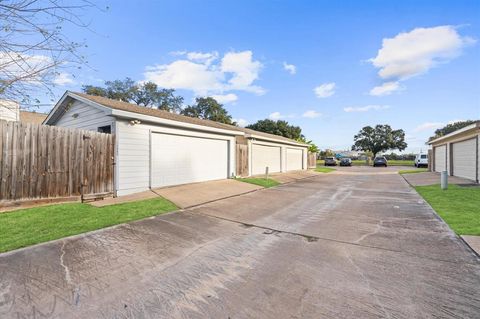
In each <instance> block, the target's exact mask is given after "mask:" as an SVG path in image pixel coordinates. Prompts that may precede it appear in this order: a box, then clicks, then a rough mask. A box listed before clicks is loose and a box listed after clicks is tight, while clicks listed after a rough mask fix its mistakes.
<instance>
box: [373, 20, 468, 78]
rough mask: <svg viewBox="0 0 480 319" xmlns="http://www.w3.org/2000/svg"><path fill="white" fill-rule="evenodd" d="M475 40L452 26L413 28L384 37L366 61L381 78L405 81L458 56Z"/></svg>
mask: <svg viewBox="0 0 480 319" xmlns="http://www.w3.org/2000/svg"><path fill="white" fill-rule="evenodd" d="M474 42H475V40H474V39H472V38H470V37H463V36H461V35H460V34H458V32H457V29H456V28H455V27H454V26H451V25H444V26H438V27H432V28H416V29H413V30H412V31H410V32H402V33H399V34H397V35H396V36H395V37H393V38H386V39H383V43H382V48H381V49H380V50H379V51H378V53H377V56H376V57H374V58H372V59H370V60H369V61H370V62H371V63H372V64H373V65H374V66H375V67H376V68H379V69H380V70H379V72H378V75H379V76H380V77H381V78H382V79H397V80H405V79H407V78H410V77H412V76H416V75H419V74H423V73H426V72H428V70H430V69H431V68H432V67H435V66H436V65H438V64H439V63H446V62H448V61H450V60H452V59H454V58H456V57H458V56H459V55H460V54H461V53H462V50H463V48H465V47H466V46H468V45H470V44H473V43H474Z"/></svg>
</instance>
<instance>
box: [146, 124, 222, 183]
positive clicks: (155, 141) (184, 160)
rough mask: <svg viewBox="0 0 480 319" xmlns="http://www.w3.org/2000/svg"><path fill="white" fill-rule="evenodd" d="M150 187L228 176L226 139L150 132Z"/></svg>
mask: <svg viewBox="0 0 480 319" xmlns="http://www.w3.org/2000/svg"><path fill="white" fill-rule="evenodd" d="M151 156H152V163H151V165H152V168H151V172H152V173H151V174H152V176H151V183H152V187H163V186H170V185H179V184H186V183H194V182H202V181H209V180H216V179H224V178H228V141H226V140H217V139H209V138H199V137H192V136H182V135H171V134H160V133H152V155H151Z"/></svg>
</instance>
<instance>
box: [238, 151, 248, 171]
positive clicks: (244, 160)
mask: <svg viewBox="0 0 480 319" xmlns="http://www.w3.org/2000/svg"><path fill="white" fill-rule="evenodd" d="M236 155H237V172H236V175H237V176H248V145H247V144H237V150H236Z"/></svg>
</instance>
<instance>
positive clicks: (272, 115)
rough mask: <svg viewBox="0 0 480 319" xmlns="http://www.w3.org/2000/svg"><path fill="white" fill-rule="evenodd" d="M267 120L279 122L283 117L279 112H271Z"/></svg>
mask: <svg viewBox="0 0 480 319" xmlns="http://www.w3.org/2000/svg"><path fill="white" fill-rule="evenodd" d="M268 118H269V119H271V120H274V121H277V120H280V119H282V118H284V116H283V115H282V114H280V112H273V113H270V115H269V116H268Z"/></svg>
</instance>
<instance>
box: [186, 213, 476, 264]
mask: <svg viewBox="0 0 480 319" xmlns="http://www.w3.org/2000/svg"><path fill="white" fill-rule="evenodd" d="M195 214H198V215H203V216H207V217H211V218H216V219H220V220H224V221H227V222H231V223H235V224H239V225H242V226H243V227H245V228H252V227H255V228H258V229H264V230H267V231H269V233H265V234H267V235H269V234H288V235H293V236H298V237H302V238H304V239H306V240H307V241H308V242H316V241H319V240H323V241H329V242H334V243H339V244H346V245H351V246H357V247H363V248H370V249H378V250H383V251H389V252H393V253H401V254H405V255H407V256H412V257H416V258H420V259H425V260H431V261H437V262H444V263H449V264H457V261H455V260H453V261H452V260H445V259H440V258H432V257H426V256H423V255H417V254H411V253H409V252H406V251H403V250H398V249H390V248H384V247H378V246H371V245H364V244H360V243H357V242H349V241H344V240H338V239H332V238H326V237H319V236H314V235H307V234H302V233H297V232H292V231H287V230H280V229H275V228H271V227H267V226H261V225H256V224H252V223H246V222H241V221H238V220H234V219H230V218H225V217H219V216H215V215H210V214H206V213H199V212H196V213H195ZM370 235H371V234H370ZM357 241H358V240H357ZM465 265H476V264H475V263H468V262H465Z"/></svg>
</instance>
